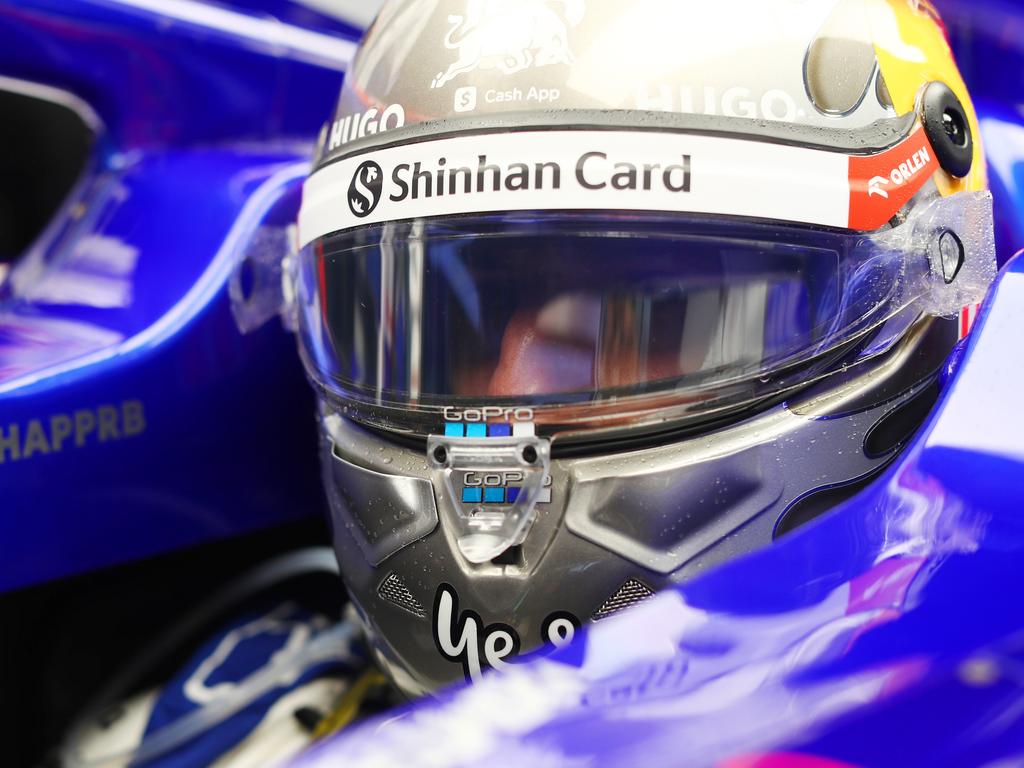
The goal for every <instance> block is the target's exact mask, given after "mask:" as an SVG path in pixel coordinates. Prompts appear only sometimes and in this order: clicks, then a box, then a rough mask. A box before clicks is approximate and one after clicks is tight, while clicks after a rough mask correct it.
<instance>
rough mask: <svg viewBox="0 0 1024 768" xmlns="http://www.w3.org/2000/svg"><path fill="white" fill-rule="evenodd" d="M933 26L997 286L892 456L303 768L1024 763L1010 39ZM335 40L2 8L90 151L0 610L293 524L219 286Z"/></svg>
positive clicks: (1022, 93) (68, 227)
mask: <svg viewBox="0 0 1024 768" xmlns="http://www.w3.org/2000/svg"><path fill="white" fill-rule="evenodd" d="M940 6H941V10H942V11H943V13H944V16H945V19H946V21H947V24H948V25H949V27H950V32H951V35H952V38H953V41H954V45H955V47H956V49H957V53H958V58H959V60H960V63H961V67H962V68H963V70H964V74H965V76H966V78H967V80H968V83H969V85H970V86H971V89H972V93H973V94H974V95H975V97H976V101H977V106H978V110H979V113H980V116H981V122H982V130H983V132H984V134H985V140H986V148H987V150H988V155H989V163H990V168H991V180H992V187H993V192H994V193H995V195H996V203H997V211H996V214H997V222H998V237H999V252H1000V259H1001V261H1002V263H1004V264H1006V266H1005V267H1004V270H1003V273H1002V275H1001V277H1000V280H999V283H998V285H997V287H996V288H995V289H994V291H993V292H992V294H991V295H990V298H989V300H988V301H987V303H986V305H985V307H984V309H983V311H982V314H981V317H980V321H979V327H978V328H977V329H976V331H975V332H974V333H973V334H972V336H971V337H970V340H969V342H968V343H967V344H966V345H964V346H963V347H962V348H961V349H959V350H958V352H957V354H955V355H954V357H953V358H952V359H951V361H950V364H949V372H948V376H947V377H946V381H945V387H944V391H943V395H942V399H941V401H940V404H939V406H938V408H937V409H936V410H935V412H934V413H933V414H932V416H931V417H930V419H929V421H928V423H927V425H926V426H925V428H924V429H923V430H922V431H921V433H920V434H919V435H918V437H917V438H916V440H915V442H914V443H913V445H912V446H910V447H909V448H908V450H907V451H906V453H905V454H904V456H903V457H902V458H901V460H900V461H899V462H898V463H897V464H896V465H894V466H893V467H892V468H891V469H890V470H889V472H888V473H887V474H886V475H885V476H884V477H883V478H882V479H880V480H879V481H878V482H877V483H875V484H874V485H873V486H872V487H871V488H869V489H868V490H866V491H865V492H864V493H862V494H861V495H859V496H858V497H856V498H854V499H853V500H851V501H850V502H848V503H847V504H845V505H844V506H843V507H841V508H840V509H837V510H835V511H833V512H831V513H829V514H828V515H826V516H825V517H824V518H822V519H821V520H819V521H816V522H814V523H812V524H810V525H808V526H807V527H805V528H803V529H801V530H799V531H797V532H796V533H794V534H792V535H790V536H787V537H785V538H784V539H783V540H781V541H780V542H779V543H778V545H777V546H774V547H772V548H771V549H769V550H766V551H763V552H758V553H755V554H753V555H751V556H748V557H746V558H743V559H740V560H738V561H735V562H732V563H730V564H727V565H726V566H724V567H722V568H720V569H717V570H715V571H714V572H712V573H709V574H707V575H705V576H703V577H702V578H700V579H698V580H697V581H695V582H693V583H691V584H687V585H685V586H683V587H681V588H680V589H678V590H677V591H671V592H668V593H665V594H663V595H661V596H659V597H658V598H656V599H654V600H653V601H651V602H650V603H648V604H646V605H644V606H642V607H640V608H637V609H635V610H634V611H631V612H629V613H627V614H625V615H623V616H622V617H620V618H617V619H614V620H611V621H609V622H607V623H605V624H603V625H599V626H597V627H595V628H592V629H588V630H586V631H584V632H583V633H581V635H580V636H579V637H578V638H577V640H576V642H574V643H573V645H572V646H570V647H569V648H567V649H564V650H562V651H559V652H557V653H556V654H554V655H551V656H546V657H534V658H532V659H528V660H526V661H525V662H524V663H523V664H522V666H520V667H518V668H517V669H516V670H514V671H513V672H512V673H510V674H508V675H504V676H502V677H493V678H490V679H489V680H487V681H485V682H484V683H483V684H481V685H479V686H476V687H474V688H472V689H456V690H454V691H451V692H448V693H446V694H444V695H443V696H442V697H441V698H440V699H438V700H437V701H429V702H422V703H419V704H418V705H414V706H413V707H412V708H410V709H408V710H406V711H405V712H404V716H403V717H401V718H400V719H399V720H397V721H395V722H393V723H390V724H389V725H388V726H387V727H386V728H384V729H380V728H379V726H380V724H379V723H371V724H369V725H368V726H366V727H364V728H361V729H357V730H356V731H354V732H353V733H351V734H342V735H341V736H340V737H338V738H336V739H334V740H331V741H328V742H326V743H325V744H323V745H321V746H319V747H318V748H316V749H315V750H313V751H312V752H311V753H310V754H309V755H308V756H307V757H306V758H305V760H304V761H303V762H304V764H307V765H320V764H359V756H362V759H365V760H369V759H370V758H371V757H372V758H373V759H374V760H376V761H377V762H375V763H374V764H381V765H389V764H398V763H401V764H402V765H403V766H408V765H412V764H416V761H417V760H420V762H422V763H423V764H430V765H458V764H481V763H483V762H485V761H487V762H488V763H497V764H499V765H501V764H513V763H515V764H521V763H522V762H524V761H527V760H531V761H534V762H536V761H537V760H539V759H540V758H541V757H542V756H543V758H544V759H546V760H548V761H549V763H550V764H558V765H630V766H632V765H638V764H645V765H730V766H748V765H749V766H753V765H758V766H765V767H768V766H773V765H806V766H829V765H837V764H838V765H922V766H924V765H928V766H933V765H989V764H991V765H996V764H1015V763H1014V761H1019V760H1021V759H1024V706H1022V702H1024V672H1022V671H1021V670H1022V669H1024V666H1022V665H1024V643H1022V640H1021V634H1020V632H1021V629H1022V628H1024V601H1022V600H1021V599H1020V598H1019V597H1018V595H1017V591H1018V590H1019V589H1020V588H1021V585H1024V525H1022V524H1021V521H1020V519H1019V515H1020V511H1021V510H1022V509H1024V408H1022V407H1021V405H1020V382H1021V381H1024V354H1022V352H1021V349H1022V347H1021V341H1020V339H1021V335H1022V333H1024V258H1020V259H1017V260H1016V261H1011V258H1010V257H1011V256H1012V254H1013V253H1014V252H1015V251H1016V250H1017V248H1018V247H1020V246H1021V245H1024V186H1022V182H1024V117H1022V116H1021V114H1020V112H1019V109H1018V105H1019V104H1021V103H1024V74H1022V73H1024V47H1022V46H1021V44H1020V40H1024V13H1021V11H1020V9H1018V8H1017V7H1016V6H1015V5H1013V4H1010V3H1007V2H1002V1H1001V0H984V2H970V3H967V2H952V0H951V1H950V2H946V3H942V4H940ZM357 37H358V32H357V30H356V29H355V28H354V27H353V26H351V25H348V24H346V23H343V22H339V21H337V20H335V19H331V18H328V17H326V16H322V15H320V14H318V13H315V12H312V11H308V10H306V9H303V8H299V7H298V6H296V4H294V3H290V2H286V0H266V1H265V2H257V0H250V2H248V3H244V4H243V3H236V4H235V5H234V6H216V7H213V6H205V5H203V4H201V3H198V2H193V0H165V1H161V0H79V1H78V2H64V1H63V0H18V1H17V2H16V3H6V4H0V75H2V76H3V77H6V78H11V79H13V80H15V81H18V82H22V83H25V82H27V83H32V84H36V85H44V86H46V87H47V88H49V89H53V90H52V91H50V93H51V94H53V95H54V97H55V98H62V99H65V100H66V101H67V102H68V103H69V104H71V105H73V107H74V108H76V109H78V110H79V111H80V112H81V114H82V119H83V120H85V121H88V122H90V123H91V124H92V125H93V126H94V127H95V133H96V142H95V145H94V147H93V151H92V154H91V156H90V159H89V166H88V170H87V172H86V173H85V175H84V176H83V178H82V179H81V180H80V182H79V184H78V185H77V186H76V188H75V191H74V192H73V195H72V198H71V199H70V200H69V201H68V203H67V204H66V205H65V207H64V208H63V209H62V212H61V214H60V215H59V216H58V217H57V218H56V219H55V220H54V222H53V224H52V226H51V227H50V228H49V229H48V230H47V231H46V232H45V233H44V234H43V236H42V237H41V238H40V239H38V240H37V241H36V243H35V244H34V245H33V246H32V247H31V248H30V249H29V251H28V252H27V253H26V254H24V255H23V256H22V257H21V259H20V260H19V261H18V263H17V265H16V266H15V268H14V271H13V272H12V274H11V276H10V277H9V278H8V279H7V281H6V282H5V283H4V284H3V288H2V293H0V488H2V489H3V492H4V493H3V499H4V504H3V508H2V512H0V540H2V541H4V543H5V561H4V565H3V567H2V568H0V591H9V590H15V589H18V588H21V587H26V586H30V585H33V584H39V583H41V582H45V581H49V580H53V579H59V578H62V577H67V576H70V575H72V574H77V573H83V572H87V571H90V570H93V569H97V568H103V567H108V566H112V565H115V564H117V563H122V562H126V561H130V560H134V559H138V558H144V557H149V556H152V555H155V554H158V553H162V552H168V551H173V550H181V549H186V548H189V547H192V546H195V545H197V544H199V543H201V542H206V541H211V540H214V539H222V538H229V537H234V536H238V535H240V534H243V533H246V532H249V531H252V530H256V529H260V528H267V527H271V526H274V525H279V524H282V523H284V522H287V521H289V520H294V519H298V518H301V517H304V516H308V515H314V514H317V513H318V512H319V509H320V506H321V501H320V488H319V481H318V478H317V462H316V457H315V434H314V430H313V420H312V419H313V404H312V398H311V397H310V395H309V394H308V391H307V390H308V387H307V385H306V383H305V381H304V380H303V376H302V373H301V369H300V367H299V364H298V361H297V358H296V356H295V353H294V343H293V341H292V339H291V338H290V337H289V336H288V334H287V333H285V332H284V331H283V330H282V329H281V328H280V327H279V325H277V324H270V325H268V326H265V327H263V328H262V329H261V330H259V331H257V332H255V333H253V334H250V335H247V336H241V335H240V334H239V332H238V330H237V327H236V323H235V319H234V317H233V316H232V312H231V303H230V300H229V296H228V285H229V282H230V278H231V276H232V274H233V272H234V270H235V268H236V266H237V265H238V264H239V263H240V260H241V259H242V257H243V256H244V255H245V254H246V253H247V252H248V251H249V249H251V248H252V247H253V243H254V242H255V241H256V240H257V239H258V236H259V233H260V232H266V231H267V230H268V229H270V230H282V229H284V228H285V227H286V226H287V224H288V223H289V222H290V221H291V220H292V219H293V218H294V215H295V211H296V209H297V205H298V194H299V191H298V190H299V185H300V183H301V179H302V176H303V174H304V172H305V169H306V164H307V158H308V154H309V149H310V145H311V141H312V138H313V137H314V136H315V134H316V132H317V130H318V129H319V127H320V124H321V122H322V120H323V118H324V116H325V115H326V111H327V110H328V109H329V108H330V105H331V103H332V102H333V100H334V98H335V96H336V94H337V89H338V87H339V85H340V81H341V77H342V73H343V71H344V69H345V67H346V66H347V64H348V61H349V59H350V57H351V55H352V52H353V50H354V47H353V43H354V41H355V40H356V39H357ZM283 361H288V362H287V363H285V362H283ZM392 717H393V716H392ZM467 734H469V735H470V736H471V738H467ZM777 761H778V762H777Z"/></svg>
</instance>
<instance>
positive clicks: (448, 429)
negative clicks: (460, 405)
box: [444, 424, 465, 437]
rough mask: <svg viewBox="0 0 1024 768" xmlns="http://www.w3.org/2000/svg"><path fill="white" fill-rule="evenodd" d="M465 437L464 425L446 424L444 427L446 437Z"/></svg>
mask: <svg viewBox="0 0 1024 768" xmlns="http://www.w3.org/2000/svg"><path fill="white" fill-rule="evenodd" d="M464 435H465V432H464V428H463V425H462V424H445V425H444V436H445V437H463V436H464Z"/></svg>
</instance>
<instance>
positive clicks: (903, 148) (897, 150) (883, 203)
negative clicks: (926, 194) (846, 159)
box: [850, 128, 939, 232]
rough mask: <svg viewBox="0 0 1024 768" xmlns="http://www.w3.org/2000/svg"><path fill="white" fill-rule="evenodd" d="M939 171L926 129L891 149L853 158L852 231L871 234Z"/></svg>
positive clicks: (851, 168) (851, 166) (914, 133)
mask: <svg viewBox="0 0 1024 768" xmlns="http://www.w3.org/2000/svg"><path fill="white" fill-rule="evenodd" d="M938 168H939V163H938V161H937V160H936V159H935V152H934V151H933V150H932V147H931V144H929V143H928V137H927V136H925V133H924V130H922V129H921V128H918V129H916V130H915V131H914V132H913V133H912V134H911V135H910V136H908V137H907V138H906V139H904V140H903V141H901V142H900V143H899V144H897V145H896V146H895V147H893V148H892V149H888V150H886V151H885V152H882V153H881V154H879V155H871V156H870V157H862V156H853V157H851V158H850V228H851V229H856V230H860V231H861V232H870V231H873V230H876V229H878V228H879V227H881V226H883V225H884V224H885V223H886V222H887V221H889V219H891V218H892V217H893V216H895V215H896V214H897V213H898V212H899V210H900V209H901V208H902V207H903V206H904V205H906V204H907V203H909V202H910V199H911V198H912V197H913V196H914V195H916V194H917V193H918V192H919V191H920V189H921V187H923V186H924V185H925V184H926V183H927V182H928V179H930V178H931V177H932V174H934V173H935V172H936V171H937V170H938Z"/></svg>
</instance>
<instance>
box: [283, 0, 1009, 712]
mask: <svg viewBox="0 0 1024 768" xmlns="http://www.w3.org/2000/svg"><path fill="white" fill-rule="evenodd" d="M986 189H987V182H986V169H985V163H984V160H983V155H982V150H981V145H980V141H979V126H978V122H977V118H976V116H975V112H974V110H973V108H972V105H971V102H970V99H969V96H968V94H967V91H966V88H965V86H964V83H963V80H962V79H961V76H960V74H959V72H958V70H957V67H956V64H955V63H954V60H953V57H952V54H951V52H950V48H949V45H948V43H947V40H946V37H945V33H944V29H943V26H942V23H941V21H940V19H939V17H938V15H937V13H936V11H935V10H934V9H933V8H932V7H931V5H929V4H928V3H927V2H924V1H923V0H719V1H718V2H714V3H708V2H689V1H687V2H680V0H635V1H634V2H629V3H623V2H620V1H619V0H395V1H394V2H390V3H388V4H386V5H385V7H384V8H383V10H382V11H381V13H380V15H379V17H378V19H377V20H376V22H375V23H374V24H373V26H372V27H371V28H370V30H369V31H368V33H367V35H366V37H365V40H364V41H363V43H362V45H361V47H360V49H359V52H358V54H357V56H356V58H355V61H354V63H353V66H352V67H351V70H350V71H349V72H348V74H347V77H346V81H345V84H344V86H343V89H342V91H341V95H340V99H339V102H338V105H337V108H336V111H335V113H334V115H333V119H332V121H331V122H330V123H329V124H328V125H327V126H326V127H325V129H324V131H323V132H322V134H321V137H320V143H319V148H318V152H317V157H316V162H315V167H314V169H313V171H312V173H311V175H310V176H309V178H308V180H307V181H306V183H305V186H304V192H303V202H302V208H301V214H300V218H299V226H298V239H299V251H298V255H297V258H296V259H295V264H294V265H293V267H292V270H293V282H294V286H295V296H296V305H297V309H296V312H297V324H298V332H299V338H300V350H301V354H302V358H303V360H304V363H305V365H306V368H307V370H308V373H309V376H310V378H311V380H312V381H313V383H314V385H315V387H316V389H317V391H318V393H319V403H320V406H319V408H320V412H319V418H320V424H321V432H322V461H323V476H324V480H325V485H326V489H327V494H328V499H329V502H330V507H331V523H332V535H333V539H334V546H335V549H336V552H337V555H338V560H339V563H340V566H341V570H342V574H343V576H344V579H345V582H346V584H347V587H348V589H349V592H350V596H351V599H352V601H353V603H354V605H355V606H356V608H357V609H358V611H359V613H360V615H361V617H362V619H363V621H364V622H365V623H366V626H367V630H368V633H369V637H370V638H371V641H372V644H373V647H374V651H375V653H376V655H377V657H378V660H379V662H380V664H381V665H382V667H383V668H384V670H385V671H387V672H388V673H389V674H390V676H391V677H392V678H393V679H394V680H395V682H396V683H397V684H398V686H399V687H400V688H402V689H403V690H404V691H406V692H407V693H409V694H419V693H423V692H426V691H430V690H433V689H435V688H437V687H438V686H440V685H442V684H445V683H447V682H450V681H453V680H457V679H461V678H463V677H467V678H470V679H475V678H477V677H479V676H480V675H481V674H482V673H484V672H485V671H486V670H487V669H488V668H497V669H500V668H503V667H505V666H506V665H508V664H513V663H515V660H516V657H517V656H518V655H519V654H521V653H524V652H526V651H528V650H530V649H532V648H535V647H538V646H541V645H545V644H548V643H550V644H554V645H556V646H557V645H562V644H564V643H566V642H568V641H569V640H570V639H571V637H572V635H573V633H574V632H575V631H576V629H577V628H578V627H579V626H580V625H581V624H582V623H583V622H587V621H591V620H602V619H604V618H606V617H608V616H610V615H613V614H614V613H616V612H617V611H619V610H622V609H623V608H625V607H627V606H629V605H632V604H634V603H636V602H638V601H641V600H643V599H646V598H647V597H649V596H650V595H652V594H653V593H654V592H656V591H657V590H658V589H659V588H662V587H663V586H665V585H667V584H670V583H675V582H679V581H681V580H685V579H687V578H690V577H692V576H693V575H694V574H697V573H699V572H700V571H702V570H703V569H706V568H708V567H709V566H712V565H714V564H716V563H719V562H722V561H724V560H727V559H729V558H732V557H734V556H736V555H739V554H742V553H746V552H750V551H752V550H754V549H756V548H758V547H762V546H765V545H768V544H770V542H772V540H773V539H774V538H776V537H778V536H780V535H783V534H785V533H787V532H788V531H790V530H792V529H793V528H796V527H797V526H799V525H801V524H803V523H805V522H807V521H809V520H811V519H813V518H814V517H815V516H816V515H818V514H820V513H821V512H822V511H824V510H826V509H828V508H830V507H832V506H833V505H835V504H837V503H838V502H839V501H842V500H843V499H845V498H847V497H849V496H851V495H853V494H854V493H856V492H857V491H858V490H859V489H860V488H862V487H864V486H865V485H866V484H867V483H869V482H870V481H871V480H872V479H874V478H876V477H877V476H878V475H879V474H880V473H881V472H882V471H883V470H884V469H885V467H886V466H887V464H888V463H889V462H890V461H891V460H892V459H893V458H894V457H895V456H896V455H897V453H898V451H899V449H900V448H901V447H902V446H903V445H905V444H906V442H907V440H908V439H909V438H910V436H911V435H912V434H913V433H914V431H915V429H916V428H917V427H918V426H919V425H920V424H921V422H922V420H923V418H924V416H925V415H926V414H927V413H928V412H929V410H930V408H931V407H932V405H933V404H934V402H935V400H936V398H937V397H938V394H939V389H940V381H941V373H942V371H943V369H944V364H945V361H946V360H947V358H948V357H949V355H950V353H951V351H952V350H953V349H954V347H955V346H956V344H957V343H958V341H959V340H960V339H961V338H962V337H963V336H964V335H965V334H966V331H967V325H968V322H969V320H970V318H971V317H972V316H973V312H974V310H973V309H972V307H975V305H976V304H977V303H978V302H979V301H981V299H982V298H983V296H984V294H985V291H986V289H987V287H988V285H989V283H990V282H991V280H992V278H993V277H994V274H995V258H994V245H993V232H992V230H993V227H992V203H991V198H990V196H989V193H988V192H987V191H986Z"/></svg>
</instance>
